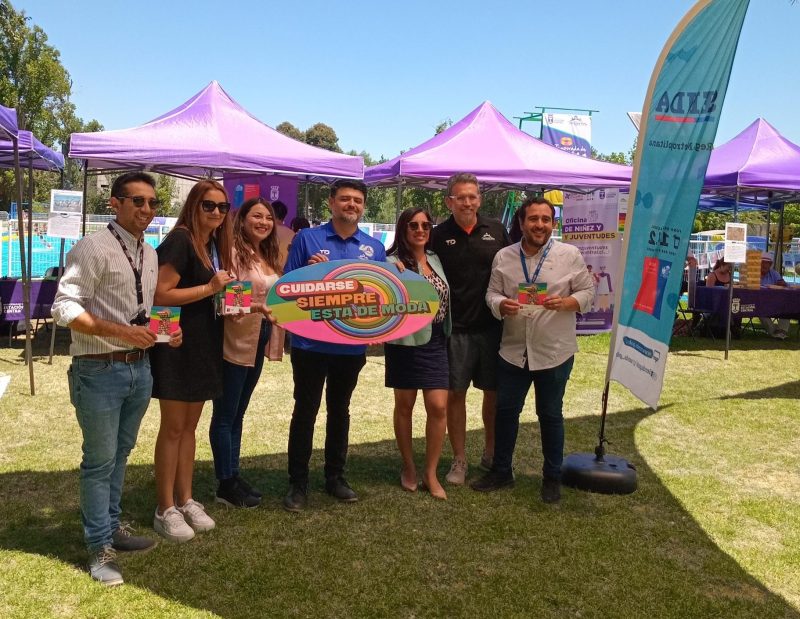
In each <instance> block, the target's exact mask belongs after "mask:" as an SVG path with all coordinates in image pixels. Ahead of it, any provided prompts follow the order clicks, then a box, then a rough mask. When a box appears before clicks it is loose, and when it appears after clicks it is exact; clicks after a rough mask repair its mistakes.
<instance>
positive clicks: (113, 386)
mask: <svg viewBox="0 0 800 619" xmlns="http://www.w3.org/2000/svg"><path fill="white" fill-rule="evenodd" d="M67 379H68V380H69V392H70V400H71V401H72V405H73V406H74V407H75V412H76V415H77V418H78V425H80V428H81V432H82V433H83V459H82V460H81V470H80V506H81V521H82V523H83V534H84V538H85V539H86V545H87V546H88V547H89V550H90V551H92V552H95V551H97V550H99V549H100V548H102V547H103V546H105V545H107V544H111V535H112V533H113V532H114V531H115V530H116V529H117V527H119V515H120V511H121V509H120V499H121V497H122V484H123V482H124V481H125V467H126V466H127V464H128V454H130V452H131V449H133V446H134V445H135V444H136V436H137V435H138V434H139V424H140V423H141V422H142V417H144V413H145V411H146V410H147V406H148V405H149V404H150V391H151V389H152V387H153V377H152V376H151V374H150V360H149V359H148V358H145V359H142V360H141V361H137V362H136V363H123V362H119V361H115V362H111V361H100V360H96V359H81V358H78V357H74V358H73V359H72V365H71V366H70V368H69V370H68V371H67Z"/></svg>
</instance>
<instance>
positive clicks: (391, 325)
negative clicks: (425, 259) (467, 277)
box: [267, 260, 439, 344]
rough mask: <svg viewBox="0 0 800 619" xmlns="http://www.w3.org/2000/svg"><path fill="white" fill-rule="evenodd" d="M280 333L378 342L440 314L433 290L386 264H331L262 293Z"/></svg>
mask: <svg viewBox="0 0 800 619" xmlns="http://www.w3.org/2000/svg"><path fill="white" fill-rule="evenodd" d="M267 305H269V306H270V308H271V309H272V315H273V316H274V317H275V319H276V320H277V321H278V324H279V325H280V326H282V327H283V328H284V329H286V330H288V331H291V332H292V333H295V334H297V335H300V336H302V337H308V338H311V339H314V340H318V341H321V342H329V343H332V344H380V343H382V342H388V341H390V340H394V339H397V338H401V337H405V336H406V335H410V334H412V333H415V332H417V331H419V330H420V329H422V328H423V327H424V326H425V325H427V324H429V323H430V322H431V321H432V320H433V317H434V316H435V315H436V312H437V311H438V310H439V297H438V295H437V294H436V289H435V288H434V287H433V286H431V285H430V284H429V283H428V282H427V281H426V280H425V278H424V277H421V276H420V275H417V274H416V273H414V272H412V271H408V270H406V271H403V272H402V273H400V272H399V271H398V270H397V267H395V266H394V265H393V264H391V263H388V262H362V261H359V260H334V261H331V262H320V263H318V264H313V265H311V266H307V267H303V268H302V269H297V270H295V271H292V272H290V273H287V274H286V275H284V276H283V277H281V278H280V279H279V280H278V281H277V282H275V284H273V286H272V288H270V291H269V295H267Z"/></svg>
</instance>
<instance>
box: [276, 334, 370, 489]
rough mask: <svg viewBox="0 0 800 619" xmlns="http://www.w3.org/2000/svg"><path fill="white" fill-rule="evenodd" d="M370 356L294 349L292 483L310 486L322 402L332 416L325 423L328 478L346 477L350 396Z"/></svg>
mask: <svg viewBox="0 0 800 619" xmlns="http://www.w3.org/2000/svg"><path fill="white" fill-rule="evenodd" d="M366 362H367V358H366V355H363V354H361V355H332V354H326V353H318V352H311V351H308V350H300V349H298V348H292V376H293V378H294V410H293V411H292V422H291V424H290V426H289V482H290V483H292V484H296V485H301V486H305V485H307V484H308V462H309V460H310V459H311V449H312V445H313V442H314V423H315V422H316V420H317V413H318V412H319V407H320V404H321V403H322V387H323V386H324V385H325V382H326V381H327V387H326V389H325V406H326V408H327V410H328V415H327V419H326V423H325V479H333V478H336V477H338V476H340V475H343V474H344V465H345V462H346V461H347V447H348V435H349V433H350V397H351V396H352V395H353V390H354V389H355V388H356V384H357V383H358V374H359V372H361V368H363V367H364V364H365V363H366Z"/></svg>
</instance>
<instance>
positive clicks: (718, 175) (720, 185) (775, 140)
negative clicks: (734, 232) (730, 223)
mask: <svg viewBox="0 0 800 619" xmlns="http://www.w3.org/2000/svg"><path fill="white" fill-rule="evenodd" d="M703 191H704V192H708V193H713V194H716V195H719V196H725V197H727V198H731V199H733V204H734V210H733V218H734V220H736V219H737V215H738V204H739V203H740V202H747V203H750V204H754V205H757V206H760V207H761V208H762V209H766V210H767V222H769V212H770V210H772V209H773V208H778V209H780V210H781V218H780V221H779V223H778V234H779V237H780V236H781V235H782V233H783V204H784V203H785V202H787V201H797V200H798V199H800V146H798V145H797V144H795V143H793V142H791V141H789V140H787V139H786V138H785V137H783V136H782V135H781V134H780V133H778V131H777V129H775V127H773V126H772V125H771V124H769V123H768V122H767V121H766V120H764V119H763V118H758V119H756V120H755V121H753V123H751V124H750V126H749V127H747V128H746V129H745V130H744V131H742V132H741V133H740V134H739V135H737V136H735V137H734V138H732V139H731V140H729V141H728V142H725V144H723V145H722V146H719V147H717V148H715V149H714V152H712V153H711V159H710V160H709V162H708V170H707V171H706V179H705V184H704V186H703ZM778 249H779V251H778V255H777V256H776V257H775V261H776V262H775V263H776V264H780V259H781V255H780V253H781V252H780V244H779V245H778Z"/></svg>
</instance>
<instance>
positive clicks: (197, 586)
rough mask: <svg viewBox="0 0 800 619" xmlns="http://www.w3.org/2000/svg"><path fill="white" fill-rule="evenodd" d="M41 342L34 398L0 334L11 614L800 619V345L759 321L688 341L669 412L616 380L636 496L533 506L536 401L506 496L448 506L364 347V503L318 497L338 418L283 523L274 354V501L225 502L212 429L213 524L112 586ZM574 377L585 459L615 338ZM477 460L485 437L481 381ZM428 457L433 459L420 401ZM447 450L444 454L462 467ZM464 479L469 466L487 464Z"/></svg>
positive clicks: (146, 507) (266, 430) (146, 515)
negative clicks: (98, 564)
mask: <svg viewBox="0 0 800 619" xmlns="http://www.w3.org/2000/svg"><path fill="white" fill-rule="evenodd" d="M40 337H41V339H37V341H36V343H35V347H34V352H35V355H36V359H35V362H34V367H35V371H36V383H37V395H36V396H35V397H31V396H30V395H27V394H28V373H27V369H26V368H25V366H24V365H23V364H22V361H21V346H22V345H21V342H22V340H21V339H20V340H19V341H18V342H15V343H14V345H13V348H8V346H7V340H6V343H4V344H3V347H0V373H6V374H10V375H11V376H12V380H11V384H10V386H9V388H8V390H7V392H6V394H5V396H4V397H3V398H2V399H0V411H2V416H1V417H2V429H0V498H2V500H0V565H1V566H2V569H0V592H2V593H0V617H47V616H56V617H153V616H174V617H204V616H221V617H350V616H357V617H362V616H368V617H494V618H496V617H612V618H613V617H637V618H638V617H676V618H677V617H680V618H685V617H704V618H705V617H748V618H750V617H754V618H755V617H757V618H762V617H799V616H800V568H799V567H798V566H800V378H799V377H800V350H799V347H798V342H797V339H796V337H795V339H793V340H787V341H784V342H778V341H774V340H770V339H766V338H763V337H761V338H758V337H756V336H752V335H750V334H747V335H746V337H745V338H744V339H743V340H740V341H735V342H734V343H733V349H732V351H731V354H730V359H729V360H728V361H725V360H724V359H723V353H722V350H721V349H722V344H721V343H720V342H719V341H717V342H712V341H710V340H700V339H698V340H696V341H695V340H691V339H689V338H677V339H676V340H675V341H674V342H673V352H672V353H671V354H670V359H669V362H668V366H667V368H668V369H667V378H666V382H665V387H664V392H663V395H662V399H661V407H660V409H659V411H658V412H657V413H654V412H653V411H651V410H649V409H647V408H645V407H643V406H642V405H641V404H640V403H639V402H638V401H637V400H635V399H634V398H633V397H632V396H630V395H629V394H628V393H627V391H626V390H625V389H624V388H622V387H620V386H619V385H616V384H613V385H612V389H611V397H610V416H609V420H608V426H607V433H608V436H609V438H610V439H611V441H612V445H611V446H610V448H609V451H610V452H612V453H614V454H616V455H620V456H623V457H625V458H627V459H629V460H630V461H631V462H633V463H634V464H635V466H636V467H637V469H638V473H639V490H638V491H637V492H636V493H634V494H632V495H629V496H605V495H598V494H589V493H585V492H580V491H575V490H571V489H565V491H564V496H563V500H562V502H561V504H560V505H557V506H546V505H543V504H542V503H541V502H540V501H539V499H538V492H539V486H540V482H541V479H540V469H541V455H540V450H539V446H538V441H539V438H538V427H537V424H536V422H535V416H534V415H533V412H532V411H533V406H532V404H533V403H532V396H531V399H530V401H529V403H528V405H527V406H526V408H525V411H524V413H523V421H524V426H523V428H522V430H521V433H520V438H519V442H518V448H517V454H516V470H517V485H516V487H515V488H514V489H513V490H504V491H500V492H498V493H494V494H489V495H483V494H478V493H476V492H473V491H471V490H470V489H468V488H452V487H448V488H447V490H448V495H449V500H448V501H447V502H440V501H436V500H434V499H432V498H430V496H427V495H426V494H424V493H421V492H419V493H416V494H409V493H407V492H403V491H402V490H401V489H400V486H399V459H398V456H397V453H396V449H395V446H394V440H393V432H392V421H391V413H392V395H391V392H390V391H389V390H387V389H385V388H384V387H383V369H384V368H383V357H382V356H381V355H380V354H375V355H370V356H369V357H368V363H367V366H366V368H365V369H364V371H363V373H362V375H361V380H360V382H359V386H358V388H357V390H356V393H355V395H354V399H353V406H352V411H351V413H352V423H351V450H350V459H349V466H348V468H349V472H348V477H349V479H350V481H351V483H352V485H353V486H354V488H355V489H356V490H357V491H358V492H359V494H360V497H361V501H359V502H358V503H356V504H351V505H343V504H339V503H336V502H335V501H334V500H332V499H331V498H329V497H328V496H327V495H325V494H324V492H322V474H321V467H322V458H321V447H322V445H323V441H324V411H323V412H322V414H321V415H320V419H319V420H318V424H317V427H318V432H317V435H316V437H315V447H316V449H315V452H314V456H313V459H312V479H311V495H310V507H309V509H308V510H307V511H306V512H304V513H302V514H288V513H286V512H284V511H283V510H282V509H281V507H280V499H281V497H282V495H283V492H284V491H285V488H286V483H287V476H286V440H287V434H288V424H289V419H290V416H291V410H292V398H291V387H292V381H291V367H290V364H289V361H288V358H286V360H285V361H284V362H283V363H271V364H269V365H267V366H266V367H265V370H264V374H263V376H262V379H261V383H260V384H259V386H258V388H257V390H256V393H255V395H254V398H253V402H252V404H251V407H250V411H249V412H248V416H247V417H246V419H245V424H246V427H245V438H244V445H243V450H244V453H243V456H244V467H245V469H246V474H247V476H248V478H250V479H251V480H252V481H254V482H256V484H257V485H258V486H259V487H260V488H261V489H262V490H263V491H264V493H265V498H264V501H263V504H262V506H261V507H260V508H258V509H255V510H248V511H236V510H226V509H225V508H224V507H222V506H217V505H215V504H214V503H213V502H212V497H213V491H214V488H215V482H214V474H213V466H212V463H211V452H210V449H209V447H208V440H207V438H206V436H207V431H208V421H209V416H210V407H207V409H206V413H207V414H205V416H204V417H203V419H202V421H201V428H200V429H199V430H198V439H199V440H198V454H197V457H198V462H197V468H196V478H195V498H196V499H197V500H199V501H201V502H204V503H205V504H206V506H207V507H208V508H209V512H210V513H211V515H212V516H213V517H214V518H215V519H216V520H217V523H218V524H217V528H216V529H215V530H214V531H212V532H210V533H207V534H202V535H199V536H198V537H197V538H196V539H195V540H193V541H191V542H189V543H187V544H182V545H170V544H167V543H162V544H160V545H159V546H158V548H156V549H155V550H154V551H153V552H151V553H149V554H146V555H140V556H130V557H128V556H126V557H123V558H122V560H121V565H122V568H123V572H124V576H125V580H126V584H125V585H124V586H123V587H119V588H116V589H111V590H107V589H105V588H104V587H102V586H101V585H99V584H96V583H94V582H92V581H91V579H90V578H89V576H88V575H87V573H86V571H85V561H86V554H85V551H84V547H83V541H82V531H81V527H80V521H79V514H78V472H77V469H78V464H79V462H80V442H81V439H80V432H79V429H78V426H77V423H76V421H75V415H74V410H73V409H72V407H71V405H70V403H69V396H68V393H67V385H66V380H65V372H66V369H67V366H68V364H69V357H68V356H67V354H66V341H67V336H66V334H65V333H61V332H60V334H59V338H58V341H59V346H58V349H57V351H58V353H59V354H58V355H57V356H56V357H55V358H54V360H53V365H52V366H50V365H48V364H47V355H46V349H47V344H48V342H49V339H46V337H47V336H46V335H45V333H44V331H42V332H41V334H40ZM580 347H581V352H580V353H579V355H578V356H577V357H576V364H575V369H574V371H573V377H572V379H571V381H570V383H569V385H568V387H567V398H566V403H565V414H566V415H567V417H568V419H567V451H568V452H571V451H590V450H591V449H592V448H593V446H594V443H595V438H596V434H597V430H598V425H599V423H598V422H599V417H598V415H599V410H600V394H601V390H602V387H603V377H604V373H605V366H606V355H607V351H608V337H607V336H594V337H586V338H581V339H580ZM468 403H469V430H470V432H469V437H468V441H469V445H468V449H469V455H470V461H471V463H472V464H473V465H477V462H478V460H479V458H480V451H481V446H482V432H481V429H480V415H479V399H478V393H477V392H475V393H471V394H470V398H469V400H468ZM415 424H416V425H415V437H417V438H416V441H415V448H416V450H417V453H418V454H419V456H420V458H419V459H418V462H421V456H422V451H423V446H424V443H423V439H422V436H423V428H424V425H423V424H424V411H423V409H422V408H421V406H419V405H418V411H417V415H416V421H415ZM157 430H158V404H157V403H156V402H155V401H154V402H153V403H152V404H151V407H150V410H149V411H148V413H147V416H146V417H145V421H144V423H143V426H142V431H141V433H140V436H139V443H138V445H137V447H136V449H134V451H133V453H132V454H131V459H130V466H129V469H128V478H127V482H126V486H125V495H124V498H123V508H124V510H125V516H126V517H127V518H129V519H130V520H132V521H134V523H135V524H136V525H137V526H138V527H139V530H140V531H144V532H145V533H146V534H153V533H152V528H151V525H152V515H153V510H154V508H155V488H154V480H153V468H152V458H153V446H154V441H155V436H156V433H157ZM449 453H450V452H449V446H448V447H446V448H445V455H444V458H443V461H442V464H441V466H440V473H441V475H442V477H443V476H444V474H445V472H446V471H447V468H448V466H449V463H450V458H449ZM471 474H472V475H475V474H477V468H476V467H475V466H473V468H472V470H471Z"/></svg>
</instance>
